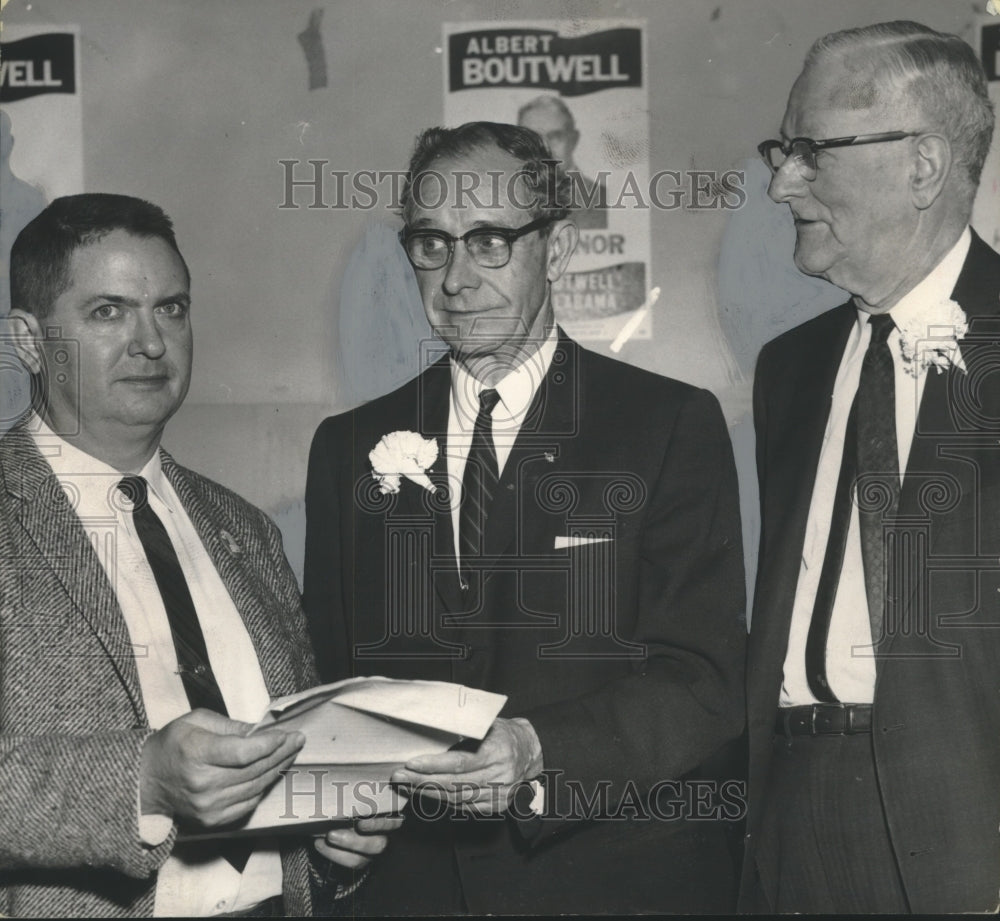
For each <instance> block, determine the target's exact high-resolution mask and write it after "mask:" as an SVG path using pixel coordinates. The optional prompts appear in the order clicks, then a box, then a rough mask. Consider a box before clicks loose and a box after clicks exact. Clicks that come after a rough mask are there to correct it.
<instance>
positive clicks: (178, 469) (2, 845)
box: [0, 419, 316, 917]
mask: <svg viewBox="0 0 1000 921" xmlns="http://www.w3.org/2000/svg"><path fill="white" fill-rule="evenodd" d="M160 456H161V460H162V464H163V471H164V474H165V475H166V477H167V479H168V480H169V481H170V483H171V485H172V486H173V488H174V490H175V491H176V492H177V495H178V497H179V499H180V501H181V503H182V505H183V506H184V509H185V511H186V512H187V514H188V515H189V516H190V518H191V521H192V523H193V524H194V526H195V529H196V530H197V532H198V534H199V536H200V537H201V540H202V541H203V542H204V545H205V548H206V550H207V551H208V553H209V555H210V557H211V559H212V561H213V562H214V564H215V566H216V567H217V569H218V571H219V575H220V576H221V577H222V581H223V583H224V584H225V586H226V588H227V590H228V591H229V593H230V595H231V596H232V599H233V602H234V603H235V605H236V608H237V610H238V611H239V612H240V615H241V616H242V617H243V620H244V622H245V624H246V627H247V630H248V631H249V633H250V636H251V639H252V641H253V644H254V647H255V649H256V651H257V655H258V658H259V660H260V665H261V669H262V671H263V675H264V680H265V683H266V685H267V689H268V692H269V693H270V694H271V695H272V696H275V695H280V694H287V693H290V692H292V691H295V690H300V689H303V688H306V687H310V686H312V685H314V684H315V683H316V676H315V671H314V666H313V660H312V655H311V652H310V651H309V646H308V641H307V637H306V631H305V625H304V620H303V617H302V613H301V607H300V596H299V592H298V586H297V584H296V580H295V577H294V575H293V574H292V572H291V570H290V569H289V566H288V563H287V562H286V560H285V557H284V554H283V553H282V547H281V538H280V535H279V533H278V530H277V528H276V527H275V526H274V524H273V523H272V522H271V521H270V520H269V519H268V518H267V517H266V516H265V515H264V513H263V512H261V511H259V510H258V509H256V508H254V507H253V506H251V505H250V504H249V503H247V502H245V501H244V500H243V499H241V498H240V497H239V496H237V495H236V494H234V493H232V492H230V491H229V490H228V489H225V488H223V487H222V486H220V485H218V484H217V483H214V482H212V481H211V480H208V479H206V478H205V477H202V476H199V475H198V474H196V473H194V472H192V471H190V470H187V469H185V468H184V467H182V466H181V465H179V464H177V463H176V462H175V461H174V460H173V458H171V457H170V455H169V454H167V453H166V452H165V451H163V450H162V449H161V452H160ZM112 539H113V535H112ZM0 561H2V562H0V566H2V569H0V788H2V790H3V808H2V809H0V914H5V915H36V916H42V917H44V916H77V917H80V916H118V917H127V916H132V917H135V916H150V915H151V914H152V911H153V901H154V894H155V883H156V873H157V870H158V868H159V867H160V866H161V865H162V864H163V862H164V861H165V860H166V859H167V857H168V856H169V854H170V852H171V849H172V848H173V846H174V841H175V838H176V829H174V830H173V831H172V832H171V834H170V836H169V837H168V838H167V840H166V841H164V842H163V843H162V844H161V845H159V846H157V847H153V848H150V847H147V846H145V845H143V844H142V843H141V841H140V839H139V833H138V828H137V803H138V789H139V761H140V752H141V749H142V745H143V742H144V740H145V739H146V737H147V736H148V735H149V734H150V732H151V729H150V728H149V724H148V720H147V718H146V711H145V708H144V706H143V700H142V695H141V693H140V689H139V683H138V673H137V670H136V666H135V662H134V654H133V650H132V647H131V646H130V644H129V635H128V630H127V627H126V624H125V620H124V617H123V616H122V612H121V609H120V608H119V606H118V602H117V600H116V598H115V593H114V590H113V589H112V586H111V584H110V583H109V581H108V579H107V577H106V575H105V572H104V569H103V567H102V566H101V563H100V560H99V559H98V557H97V555H96V553H95V552H94V549H93V547H92V546H91V543H90V541H89V539H88V537H87V534H86V533H85V531H84V528H83V526H82V525H81V523H80V521H79V519H78V517H77V515H76V513H75V512H74V511H73V508H72V507H71V505H70V500H69V499H68V498H67V495H66V493H64V491H63V490H62V489H61V488H60V486H59V484H58V482H57V480H56V478H55V476H54V474H53V473H52V469H51V467H50V466H49V464H48V463H47V462H46V461H45V459H44V458H43V457H42V455H41V454H40V453H39V451H38V449H37V448H36V446H35V444H34V441H33V440H32V438H31V436H30V434H29V432H28V431H27V428H26V420H25V419H22V420H21V421H20V422H19V423H18V424H17V425H15V427H14V428H13V429H12V430H11V431H10V432H8V433H7V435H6V436H4V437H3V438H2V439H0ZM297 844H298V843H297V842H295V841H294V839H291V838H290V839H289V846H288V847H287V848H286V849H285V850H284V852H283V866H284V881H285V883H284V885H285V903H286V909H287V910H288V912H289V913H291V914H308V913H309V912H310V897H309V883H308V865H307V859H308V858H307V856H306V851H305V849H304V848H302V847H300V846H297Z"/></svg>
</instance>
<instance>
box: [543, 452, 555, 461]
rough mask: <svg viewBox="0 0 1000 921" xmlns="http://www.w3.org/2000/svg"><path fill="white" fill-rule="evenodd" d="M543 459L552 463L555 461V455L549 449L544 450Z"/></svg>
mask: <svg viewBox="0 0 1000 921" xmlns="http://www.w3.org/2000/svg"><path fill="white" fill-rule="evenodd" d="M545 459H546V460H547V461H548V462H549V463H550V464H554V463H555V462H556V456H555V454H553V453H552V452H551V451H546V452H545Z"/></svg>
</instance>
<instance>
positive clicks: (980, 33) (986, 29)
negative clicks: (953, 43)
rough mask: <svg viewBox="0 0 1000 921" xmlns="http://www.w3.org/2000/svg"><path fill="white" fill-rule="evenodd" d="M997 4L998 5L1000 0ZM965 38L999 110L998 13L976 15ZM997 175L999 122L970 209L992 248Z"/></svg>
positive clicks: (997, 239)
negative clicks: (975, 51) (978, 58)
mask: <svg viewBox="0 0 1000 921" xmlns="http://www.w3.org/2000/svg"><path fill="white" fill-rule="evenodd" d="M997 6H998V9H1000V0H998V4H997ZM968 40H969V44H970V45H972V47H973V48H976V47H977V45H978V49H979V53H980V55H981V60H982V64H983V70H984V71H985V72H986V80H987V86H988V88H989V94H990V100H991V101H992V102H993V107H994V109H996V111H998V112H1000V16H994V15H987V16H980V17H978V20H977V22H976V24H975V27H974V34H972V35H969V36H968ZM996 176H1000V123H998V124H996V125H994V127H993V143H992V144H991V145H990V151H989V153H988V154H987V156H986V163H985V164H984V165H983V181H982V182H981V183H980V184H979V192H978V193H977V194H976V201H975V206H974V207H973V210H972V226H973V227H975V228H976V232H977V233H978V234H979V235H980V236H981V237H982V238H983V239H984V240H985V241H986V242H987V243H989V244H990V246H992V247H993V248H994V249H998V248H1000V185H998V184H997V180H996V179H995V178H992V179H991V177H996Z"/></svg>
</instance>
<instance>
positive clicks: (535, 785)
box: [528, 780, 545, 815]
mask: <svg viewBox="0 0 1000 921" xmlns="http://www.w3.org/2000/svg"><path fill="white" fill-rule="evenodd" d="M529 785H530V787H531V789H532V791H533V792H534V794H535V795H534V796H533V797H532V798H531V802H530V803H529V804H528V808H529V809H530V810H531V811H532V813H533V814H534V815H544V814H545V787H544V786H543V785H542V782H541V781H540V780H532V781H530V783H529Z"/></svg>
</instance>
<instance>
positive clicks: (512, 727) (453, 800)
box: [392, 719, 542, 815]
mask: <svg viewBox="0 0 1000 921" xmlns="http://www.w3.org/2000/svg"><path fill="white" fill-rule="evenodd" d="M541 772H542V746H541V743H540V742H539V741H538V735H537V734H536V733H535V730H534V727H533V726H532V725H531V723H529V722H528V721H527V720H526V719H510V720H508V719H498V720H496V722H494V723H493V725H492V726H491V727H490V731H489V733H488V734H487V735H486V738H485V739H483V742H482V744H481V745H480V746H479V747H478V748H477V749H476V751H474V752H468V751H444V752H438V753H434V754H426V755H419V756H418V757H415V758H413V759H411V760H410V761H408V762H407V763H406V765H405V766H404V767H403V768H401V769H399V770H397V771H395V772H393V774H392V781H393V783H396V784H400V785H405V786H407V787H411V788H414V789H416V790H419V792H420V793H421V794H423V795H425V796H433V797H435V798H437V799H439V800H442V801H444V802H446V803H448V804H449V805H451V806H453V807H457V808H460V809H463V810H465V811H466V812H469V813H472V814H474V815H492V814H494V813H499V812H505V811H506V810H507V808H508V807H509V806H510V802H511V800H512V798H513V796H514V792H515V791H516V789H517V787H518V785H519V784H521V783H524V782H525V781H529V780H532V779H534V778H535V777H537V776H538V775H539V774H540V773H541Z"/></svg>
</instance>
